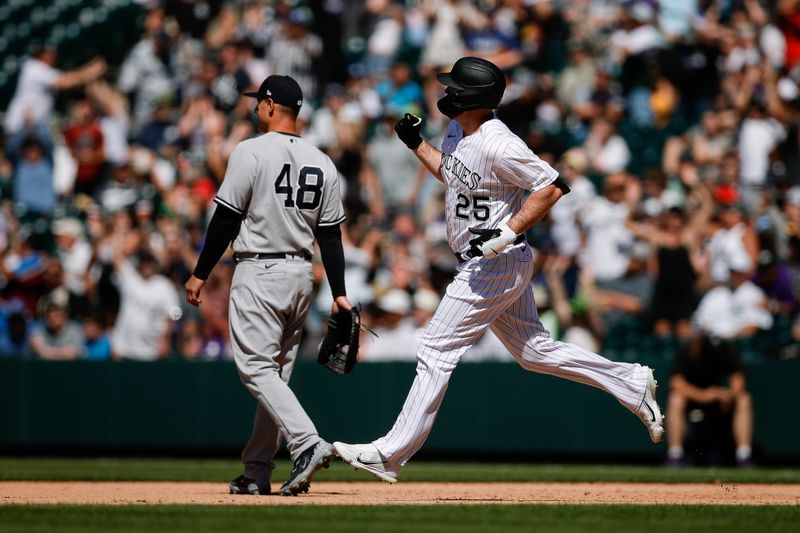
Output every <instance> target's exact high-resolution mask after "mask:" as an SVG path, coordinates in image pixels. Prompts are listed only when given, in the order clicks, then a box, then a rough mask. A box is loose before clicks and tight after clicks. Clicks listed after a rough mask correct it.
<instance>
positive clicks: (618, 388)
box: [333, 57, 664, 482]
mask: <svg viewBox="0 0 800 533" xmlns="http://www.w3.org/2000/svg"><path fill="white" fill-rule="evenodd" d="M437 78H438V79H439V81H440V82H441V83H443V84H444V85H445V86H446V90H445V93H446V94H445V96H444V97H443V98H442V99H441V100H439V102H438V107H439V110H440V111H441V112H442V113H444V114H445V115H446V116H448V117H450V118H451V119H453V120H452V121H451V122H450V125H449V126H448V129H447V133H446V136H445V139H444V142H443V144H442V149H441V151H440V150H437V149H436V148H434V147H433V146H431V145H430V144H428V143H427V142H425V141H423V140H422V138H421V137H420V133H419V132H420V125H421V122H422V119H420V118H419V117H415V116H413V115H406V116H405V117H404V118H403V119H401V120H400V121H399V122H398V123H397V126H396V127H395V129H396V131H397V134H398V136H399V137H400V139H401V140H402V141H403V142H404V143H405V144H406V145H407V146H408V147H409V148H410V149H411V150H413V151H414V154H415V155H416V156H417V158H419V160H420V161H421V162H422V164H423V165H424V166H425V167H426V168H427V169H428V170H429V171H430V172H431V173H433V175H434V176H436V177H437V178H438V179H439V180H440V181H442V182H444V184H445V186H446V193H445V205H446V207H445V209H446V213H445V218H446V223H447V234H448V240H449V243H450V246H451V248H452V249H453V251H454V253H455V254H456V256H457V257H458V259H459V263H460V264H459V266H458V273H457V274H456V276H455V279H453V281H452V282H451V283H450V285H449V286H448V287H447V290H446V293H445V295H444V298H443V299H442V301H441V302H440V304H439V307H438V309H437V310H436V313H435V314H434V316H433V318H432V319H431V321H430V323H429V324H428V326H427V328H426V330H425V332H424V334H423V335H422V338H421V340H420V347H419V350H418V352H417V361H418V364H417V374H416V377H415V378H414V382H413V384H412V385H411V390H410V391H409V393H408V397H407V398H406V401H405V404H404V405H403V409H402V411H401V412H400V416H398V418H397V420H396V421H395V423H394V426H393V427H392V429H391V430H390V431H389V433H388V434H386V435H385V436H383V437H381V438H379V439H377V440H375V441H374V442H372V443H369V444H345V443H343V442H334V443H333V446H334V449H335V450H336V453H337V455H339V456H340V457H341V458H342V459H343V460H344V461H345V462H347V463H349V464H350V465H352V466H354V467H355V468H358V469H362V470H365V471H367V472H371V473H373V474H375V475H376V476H378V477H379V478H380V479H382V480H384V481H389V482H395V481H397V478H398V476H399V473H400V469H401V468H402V466H403V465H404V464H405V463H406V461H408V460H409V459H410V458H411V457H412V456H413V455H414V454H415V453H416V452H417V450H419V449H420V448H421V447H422V444H423V443H424V442H425V439H426V438H427V437H428V434H429V433H430V431H431V428H432V426H433V421H434V419H435V418H436V413H437V412H438V410H439V406H440V405H441V402H442V399H443V398H444V394H445V391H446V390H447V383H448V380H449V379H450V374H451V373H452V372H453V370H454V369H455V367H456V365H457V364H458V361H459V359H461V356H462V355H463V354H464V352H465V351H467V349H468V348H469V347H470V346H472V345H473V344H474V343H475V342H476V341H477V340H478V339H479V338H480V337H481V335H482V334H483V332H484V331H485V330H486V328H490V329H491V330H492V332H493V333H494V334H495V335H496V336H497V338H498V339H500V340H501V341H502V343H503V344H504V345H505V347H506V348H507V349H508V350H509V351H510V352H511V354H512V355H513V356H514V357H515V358H516V360H517V361H518V362H519V364H520V365H521V366H522V367H523V368H525V369H526V370H531V371H534V372H540V373H544V374H551V375H554V376H559V377H563V378H566V379H569V380H572V381H577V382H580V383H585V384H587V385H592V386H594V387H598V388H600V389H602V390H604V391H606V392H608V393H610V394H611V395H613V396H614V397H615V398H616V399H617V400H618V401H619V402H620V403H621V404H622V405H624V406H625V407H626V408H627V409H628V410H630V411H631V412H633V413H636V414H638V416H639V418H640V419H641V420H642V422H644V424H645V426H646V427H647V429H648V431H649V433H650V438H651V439H652V440H653V441H654V442H658V441H660V440H661V438H662V435H663V432H664V430H663V427H662V421H663V417H662V416H661V410H660V409H659V406H658V404H657V403H656V400H655V389H656V382H655V380H654V378H653V373H652V371H651V370H650V369H649V368H647V367H644V366H641V365H638V364H630V363H618V362H613V361H609V360H607V359H605V358H603V357H601V356H599V355H597V354H595V353H592V352H590V351H587V350H584V349H582V348H580V347H578V346H575V345H572V344H567V343H563V342H558V341H555V340H553V339H552V338H551V337H550V334H549V333H548V332H547V330H546V329H544V327H542V324H541V322H540V321H539V317H538V315H537V312H536V304H535V302H534V299H533V290H532V288H531V276H532V274H533V264H534V261H533V252H532V250H531V248H530V247H529V246H528V244H527V243H526V242H525V239H524V236H523V234H524V232H525V230H527V229H528V228H530V227H531V226H533V225H534V224H535V223H536V222H538V221H539V220H541V219H542V218H543V217H544V216H545V215H546V214H547V212H548V210H549V209H550V207H552V206H553V204H555V202H557V201H558V199H559V198H561V196H562V195H564V194H566V193H568V192H569V188H568V186H567V185H566V183H565V182H564V181H563V180H562V179H560V178H559V177H558V173H557V172H556V171H555V170H553V168H552V167H550V165H548V164H547V163H546V162H544V161H542V160H540V159H539V158H538V157H537V156H536V155H535V154H534V153H533V152H532V151H531V150H530V149H529V148H528V147H527V146H526V145H525V143H524V142H523V141H522V140H521V139H520V138H519V137H517V136H516V135H514V134H513V133H512V132H511V131H509V129H508V128H507V127H506V126H505V124H503V123H502V122H500V121H499V120H497V119H496V118H494V114H493V112H492V111H491V110H492V109H494V108H496V107H497V106H498V104H499V103H500V99H501V97H502V96H503V91H504V90H505V78H504V76H503V73H502V72H501V71H500V69H498V68H497V67H496V66H495V65H494V64H492V63H490V62H489V61H486V60H484V59H479V58H475V57H465V58H461V59H459V60H458V61H457V62H456V63H455V65H454V66H453V69H452V71H451V72H450V73H446V74H438V75H437ZM526 192H529V193H530V196H528V198H527V199H526V198H525V193H526Z"/></svg>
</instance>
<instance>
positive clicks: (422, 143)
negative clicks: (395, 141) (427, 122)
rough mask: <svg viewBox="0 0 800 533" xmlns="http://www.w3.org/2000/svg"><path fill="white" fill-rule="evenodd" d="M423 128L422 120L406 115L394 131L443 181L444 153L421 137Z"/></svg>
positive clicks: (430, 170)
mask: <svg viewBox="0 0 800 533" xmlns="http://www.w3.org/2000/svg"><path fill="white" fill-rule="evenodd" d="M421 127H422V118H420V117H418V116H415V115H412V114H411V113H406V115H405V116H404V117H403V118H401V119H400V120H399V121H398V122H397V124H395V126H394V131H396V132H397V136H398V137H399V138H400V140H401V141H403V142H404V143H405V145H406V146H408V147H409V149H411V151H412V152H414V155H415V156H417V159H419V160H420V162H421V163H422V165H423V166H424V167H425V168H427V169H428V171H429V172H430V173H431V174H433V175H434V177H436V179H437V180H439V181H442V182H443V181H444V180H443V179H442V174H441V172H440V169H441V167H442V152H441V151H439V150H437V149H436V148H434V147H433V145H432V144H431V143H429V142H428V141H426V140H424V139H423V138H422V137H421V136H420V133H419V131H420V128H421Z"/></svg>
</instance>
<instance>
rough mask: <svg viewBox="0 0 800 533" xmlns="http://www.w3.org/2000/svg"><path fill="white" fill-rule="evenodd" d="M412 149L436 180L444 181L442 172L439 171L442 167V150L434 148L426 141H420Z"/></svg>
mask: <svg viewBox="0 0 800 533" xmlns="http://www.w3.org/2000/svg"><path fill="white" fill-rule="evenodd" d="M412 151H413V152H414V155H415V156H417V159H419V160H420V162H421V163H422V164H423V166H424V167H425V168H427V169H428V172H430V173H431V174H433V176H434V177H435V178H436V179H437V180H439V181H441V182H444V179H443V178H442V174H441V173H440V172H439V171H440V170H441V168H442V152H440V151H439V150H437V149H436V148H434V147H433V145H432V144H431V143H429V142H428V141H422V143H421V144H420V145H419V146H418V147H417V149H416V150H412Z"/></svg>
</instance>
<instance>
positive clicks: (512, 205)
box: [440, 119, 558, 253]
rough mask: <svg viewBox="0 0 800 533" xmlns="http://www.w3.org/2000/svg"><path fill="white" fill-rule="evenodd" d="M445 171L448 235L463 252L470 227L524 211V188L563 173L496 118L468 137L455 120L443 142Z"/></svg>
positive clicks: (492, 224)
mask: <svg viewBox="0 0 800 533" xmlns="http://www.w3.org/2000/svg"><path fill="white" fill-rule="evenodd" d="M440 172H441V175H442V178H443V179H444V182H445V184H446V185H447V191H446V193H445V205H446V208H445V220H446V223H447V238H448V241H449V242H450V247H451V248H452V249H453V250H454V251H456V252H459V253H463V252H466V251H467V250H468V249H469V241H470V239H474V238H475V236H474V235H473V234H472V233H470V232H469V228H471V227H478V228H496V227H498V226H499V225H500V224H502V223H503V222H506V221H508V219H509V218H511V216H512V215H513V214H514V213H516V212H517V211H519V210H520V208H521V207H522V203H523V201H524V199H525V191H538V190H539V189H542V188H544V187H546V186H547V185H550V184H551V183H553V181H555V179H556V177H558V172H556V171H555V170H554V169H553V167H551V166H550V165H548V164H547V163H546V162H545V161H542V160H541V159H539V158H538V157H537V156H536V154H534V153H533V152H532V151H531V149H530V148H528V146H527V145H526V144H525V143H524V142H523V141H522V139H520V138H519V137H517V136H516V135H514V133H512V132H511V130H509V129H508V126H506V125H505V124H503V123H502V122H501V121H499V120H497V119H492V120H489V121H487V122H484V123H483V124H482V125H481V127H480V128H479V129H478V130H477V131H476V132H474V133H473V134H472V135H467V136H466V137H464V132H463V131H462V130H461V125H460V124H459V123H458V122H457V121H455V120H453V121H451V122H450V125H449V126H448V128H447V134H446V135H445V138H444V141H443V142H442V165H441V168H440Z"/></svg>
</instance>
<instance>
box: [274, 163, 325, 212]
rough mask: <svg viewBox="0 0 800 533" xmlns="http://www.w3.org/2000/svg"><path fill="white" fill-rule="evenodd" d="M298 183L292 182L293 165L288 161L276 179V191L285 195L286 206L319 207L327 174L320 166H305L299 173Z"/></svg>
mask: <svg viewBox="0 0 800 533" xmlns="http://www.w3.org/2000/svg"><path fill="white" fill-rule="evenodd" d="M294 183H295V184H296V188H297V192H295V185H294V184H293V183H292V165H290V164H289V163H286V164H284V165H283V168H282V169H281V173H280V174H278V178H277V179H276V180H275V192H276V193H278V194H280V195H282V196H284V201H283V206H284V207H295V206H296V207H297V208H298V209H306V210H313V209H316V208H317V207H319V204H320V201H321V200H322V185H323V184H324V183H325V174H324V173H323V172H322V169H321V168H319V167H311V166H305V167H303V168H301V169H300V172H299V173H298V175H297V180H295V182H294Z"/></svg>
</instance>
